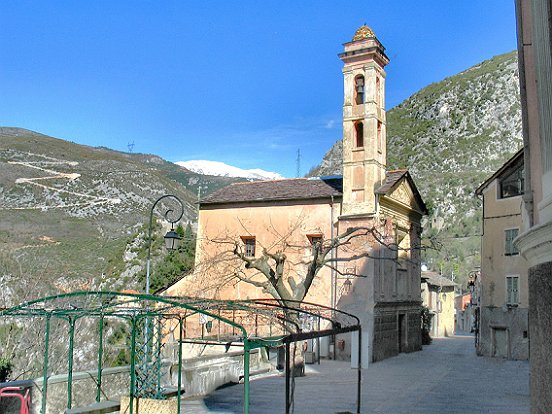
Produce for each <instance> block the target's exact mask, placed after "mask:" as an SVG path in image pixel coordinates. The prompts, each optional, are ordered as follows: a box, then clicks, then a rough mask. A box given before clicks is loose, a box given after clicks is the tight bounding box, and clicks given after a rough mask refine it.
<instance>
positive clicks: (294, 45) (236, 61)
mask: <svg viewBox="0 0 552 414" xmlns="http://www.w3.org/2000/svg"><path fill="white" fill-rule="evenodd" d="M0 17H1V21H2V30H1V31H2V35H1V36H0V56H1V63H0V126H17V127H22V128H28V129H31V130H34V131H38V132H41V133H44V134H47V135H51V136H55V137H58V138H63V139H66V140H70V141H73V142H76V143H80V144H85V145H91V146H106V147H109V148H112V149H116V150H120V151H128V144H129V143H131V142H133V143H134V152H143V153H152V154H157V155H159V156H161V157H163V158H165V159H168V160H170V161H185V160H190V159H209V160H216V161H222V162H225V163H228V164H231V165H235V166H237V167H241V168H263V169H265V170H269V171H277V172H279V173H281V174H283V175H284V176H287V177H293V176H295V175H296V158H297V150H298V149H300V151H301V165H300V170H301V174H305V173H306V172H307V171H308V169H309V168H310V167H312V166H313V165H316V164H318V162H319V161H320V160H321V158H322V156H323V155H324V153H325V152H326V151H327V150H328V149H329V148H330V147H331V146H332V144H333V143H334V142H335V141H336V140H338V139H340V138H341V108H342V103H343V98H342V96H343V84H342V74H341V66H342V65H341V61H340V60H339V58H338V57H337V54H338V53H340V52H341V50H342V44H343V43H345V42H348V41H350V40H351V38H352V36H353V34H354V33H355V31H356V29H357V28H358V27H359V26H361V25H362V24H363V23H366V24H368V26H370V27H371V28H372V29H373V30H374V32H375V33H376V36H377V37H378V39H379V40H380V41H381V42H382V43H383V45H384V46H385V47H386V52H387V55H388V56H389V58H390V59H391V63H390V64H389V66H387V82H386V87H387V91H386V93H387V109H390V108H392V107H393V106H395V105H397V104H399V103H400V102H401V101H402V100H404V99H406V98H408V97H409V96H410V95H412V94H413V93H415V92H416V91H418V90H419V89H421V88H423V87H425V86H427V85H429V84H431V83H433V82H437V81H440V80H442V79H444V78H445V77H447V76H451V75H454V74H456V73H458V72H460V71H462V70H464V69H467V68H468V67H470V66H472V65H474V64H476V63H478V62H480V61H482V60H485V59H488V58H490V57H492V56H494V55H497V54H501V53H505V52H509V51H511V50H513V49H515V47H516V37H515V14H514V0H484V1H481V0H461V1H452V0H449V1H442V0H424V1H408V0H385V1H381V0H380V1H372V0H364V1H361V0H359V1H356V2H353V1H340V0H333V1H330V0H328V1H313V0H311V1H309V0H304V1H283V0H280V1H271V0H268V1H247V0H246V1H208V0H206V1H201V2H192V1H184V0H181V1H177V0H164V1H158V0H157V1H153V0H152V1H141V0H134V1H122V0H119V1H117V0H111V1H101V0H94V1H87V2H84V1H56V0H50V1H25V0H3V1H2V2H1V3H0Z"/></svg>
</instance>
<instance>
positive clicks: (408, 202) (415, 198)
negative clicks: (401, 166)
mask: <svg viewBox="0 0 552 414" xmlns="http://www.w3.org/2000/svg"><path fill="white" fill-rule="evenodd" d="M397 173H398V172H396V173H390V174H389V175H388V177H387V181H386V183H385V184H384V185H383V186H382V187H381V188H380V189H379V191H378V192H379V193H380V194H382V196H383V197H384V198H385V199H388V200H390V201H393V202H395V204H399V205H402V206H404V207H406V208H408V209H409V210H413V211H417V212H419V213H420V214H427V208H426V206H425V204H424V202H423V200H422V198H421V196H420V193H419V192H418V189H417V188H416V185H415V184H414V181H413V180H412V178H411V177H410V174H408V172H407V171H406V170H404V171H401V172H400V173H401V174H400V175H399V174H397Z"/></svg>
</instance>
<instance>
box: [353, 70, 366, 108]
mask: <svg viewBox="0 0 552 414" xmlns="http://www.w3.org/2000/svg"><path fill="white" fill-rule="evenodd" d="M355 103H356V104H357V105H362V104H363V103H364V76H362V75H358V76H357V77H355Z"/></svg>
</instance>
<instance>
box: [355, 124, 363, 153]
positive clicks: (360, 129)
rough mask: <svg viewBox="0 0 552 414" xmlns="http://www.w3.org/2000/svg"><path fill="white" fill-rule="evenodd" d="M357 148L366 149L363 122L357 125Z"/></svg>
mask: <svg viewBox="0 0 552 414" xmlns="http://www.w3.org/2000/svg"><path fill="white" fill-rule="evenodd" d="M355 147H357V148H362V147H364V125H363V124H362V122H357V123H356V124H355Z"/></svg>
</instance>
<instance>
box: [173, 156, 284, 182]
mask: <svg viewBox="0 0 552 414" xmlns="http://www.w3.org/2000/svg"><path fill="white" fill-rule="evenodd" d="M175 164H177V165H180V166H181V167H184V168H186V169H188V170H190V171H193V172H196V173H198V174H203V175H212V176H217V177H242V178H247V179H250V180H279V179H282V178H284V177H282V176H281V175H280V174H278V173H275V172H269V171H265V170H261V169H252V170H243V169H241V168H238V167H233V166H231V165H228V164H225V163H223V162H220V161H207V160H192V161H177V162H176V163H175Z"/></svg>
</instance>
